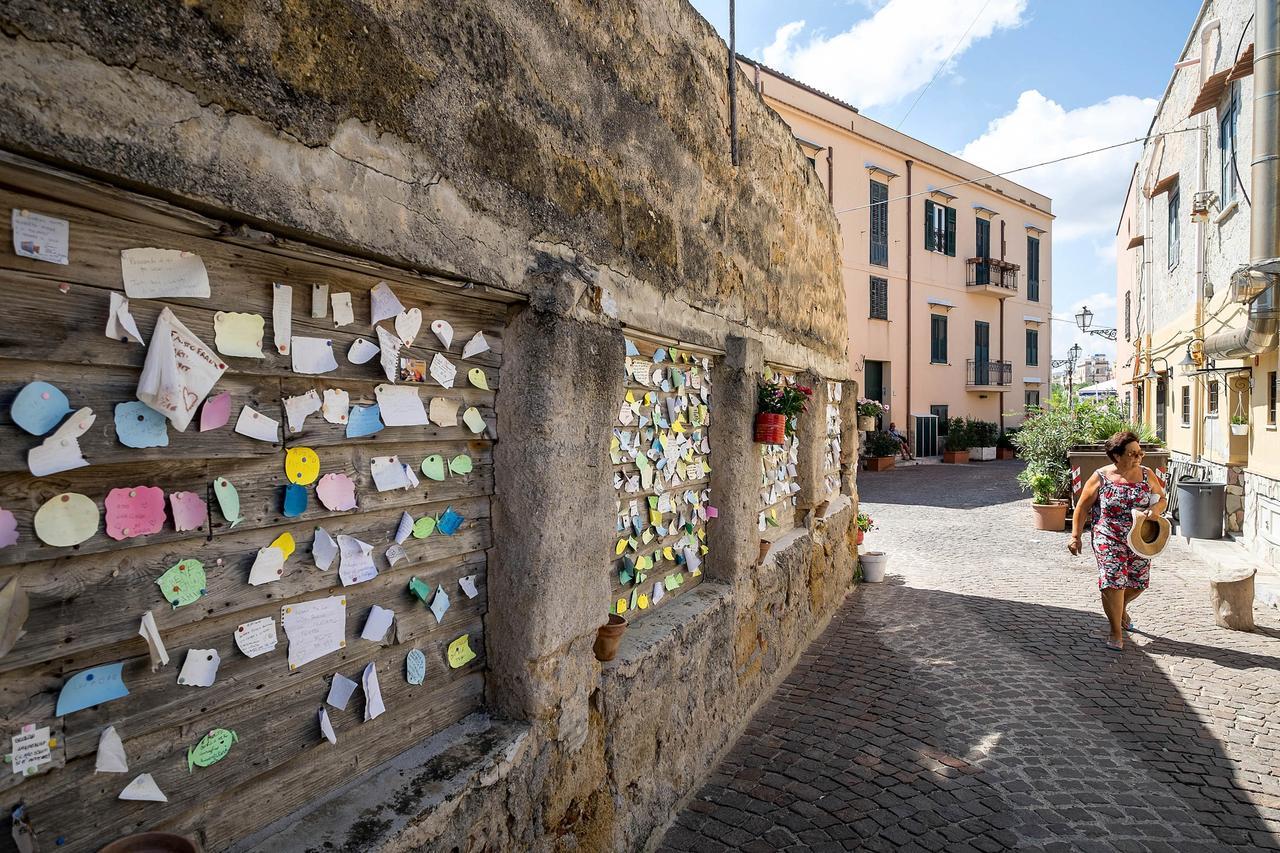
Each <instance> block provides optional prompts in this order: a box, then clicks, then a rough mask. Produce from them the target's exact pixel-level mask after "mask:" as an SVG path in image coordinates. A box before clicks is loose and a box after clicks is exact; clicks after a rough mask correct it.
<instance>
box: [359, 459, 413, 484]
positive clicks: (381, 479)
mask: <svg viewBox="0 0 1280 853" xmlns="http://www.w3.org/2000/svg"><path fill="white" fill-rule="evenodd" d="M369 471H370V473H371V474H372V476H373V485H374V486H375V487H376V488H377V490H378V491H380V492H388V491H393V490H395V489H412V488H414V487H415V486H417V485H418V479H417V478H416V477H414V476H413V471H412V470H410V468H409V466H408V465H406V464H404V463H403V462H401V461H400V458H399V457H398V456H374V457H372V458H371V459H370V460H369Z"/></svg>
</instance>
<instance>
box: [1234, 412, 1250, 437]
mask: <svg viewBox="0 0 1280 853" xmlns="http://www.w3.org/2000/svg"><path fill="white" fill-rule="evenodd" d="M1231 434H1232V435H1248V434H1249V419H1248V418H1247V417H1245V416H1244V415H1232V416H1231Z"/></svg>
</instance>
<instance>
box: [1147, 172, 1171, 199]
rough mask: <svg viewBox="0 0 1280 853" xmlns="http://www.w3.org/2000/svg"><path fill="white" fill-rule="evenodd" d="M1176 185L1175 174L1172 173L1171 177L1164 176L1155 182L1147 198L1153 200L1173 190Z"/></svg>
mask: <svg viewBox="0 0 1280 853" xmlns="http://www.w3.org/2000/svg"><path fill="white" fill-rule="evenodd" d="M1177 185H1178V173H1177V172H1174V173H1173V174H1172V175H1166V176H1165V177H1163V178H1161V179H1160V180H1158V181H1156V185H1155V186H1154V187H1152V188H1151V194H1150V195H1149V196H1147V198H1155V197H1156V196H1158V195H1160V193H1167V192H1168V191H1169V190H1171V189H1173V188H1174V187H1176V186H1177Z"/></svg>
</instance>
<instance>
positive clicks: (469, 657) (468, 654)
mask: <svg viewBox="0 0 1280 853" xmlns="http://www.w3.org/2000/svg"><path fill="white" fill-rule="evenodd" d="M475 659H476V653H475V652H473V651H472V650H471V635H470V634H463V635H462V636H461V637H459V638H458V639H456V640H454V641H453V642H452V643H450V644H449V666H451V667H453V668H454V669H457V668H458V667H460V666H465V665H466V664H468V663H470V662H471V661H473V660H475Z"/></svg>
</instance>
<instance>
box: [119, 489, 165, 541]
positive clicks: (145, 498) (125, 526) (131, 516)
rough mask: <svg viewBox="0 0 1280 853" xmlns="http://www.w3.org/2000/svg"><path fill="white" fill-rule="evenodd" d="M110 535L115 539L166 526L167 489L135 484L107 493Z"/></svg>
mask: <svg viewBox="0 0 1280 853" xmlns="http://www.w3.org/2000/svg"><path fill="white" fill-rule="evenodd" d="M105 503H106V507H107V535H108V536H110V537H111V538H112V539H115V540H121V539H132V538H133V537H135V536H150V535H151V534H152V533H159V532H160V530H161V528H163V527H164V489H161V488H157V487H156V486H132V487H129V488H124V489H112V490H111V491H110V492H107V499H106V501H105Z"/></svg>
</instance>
